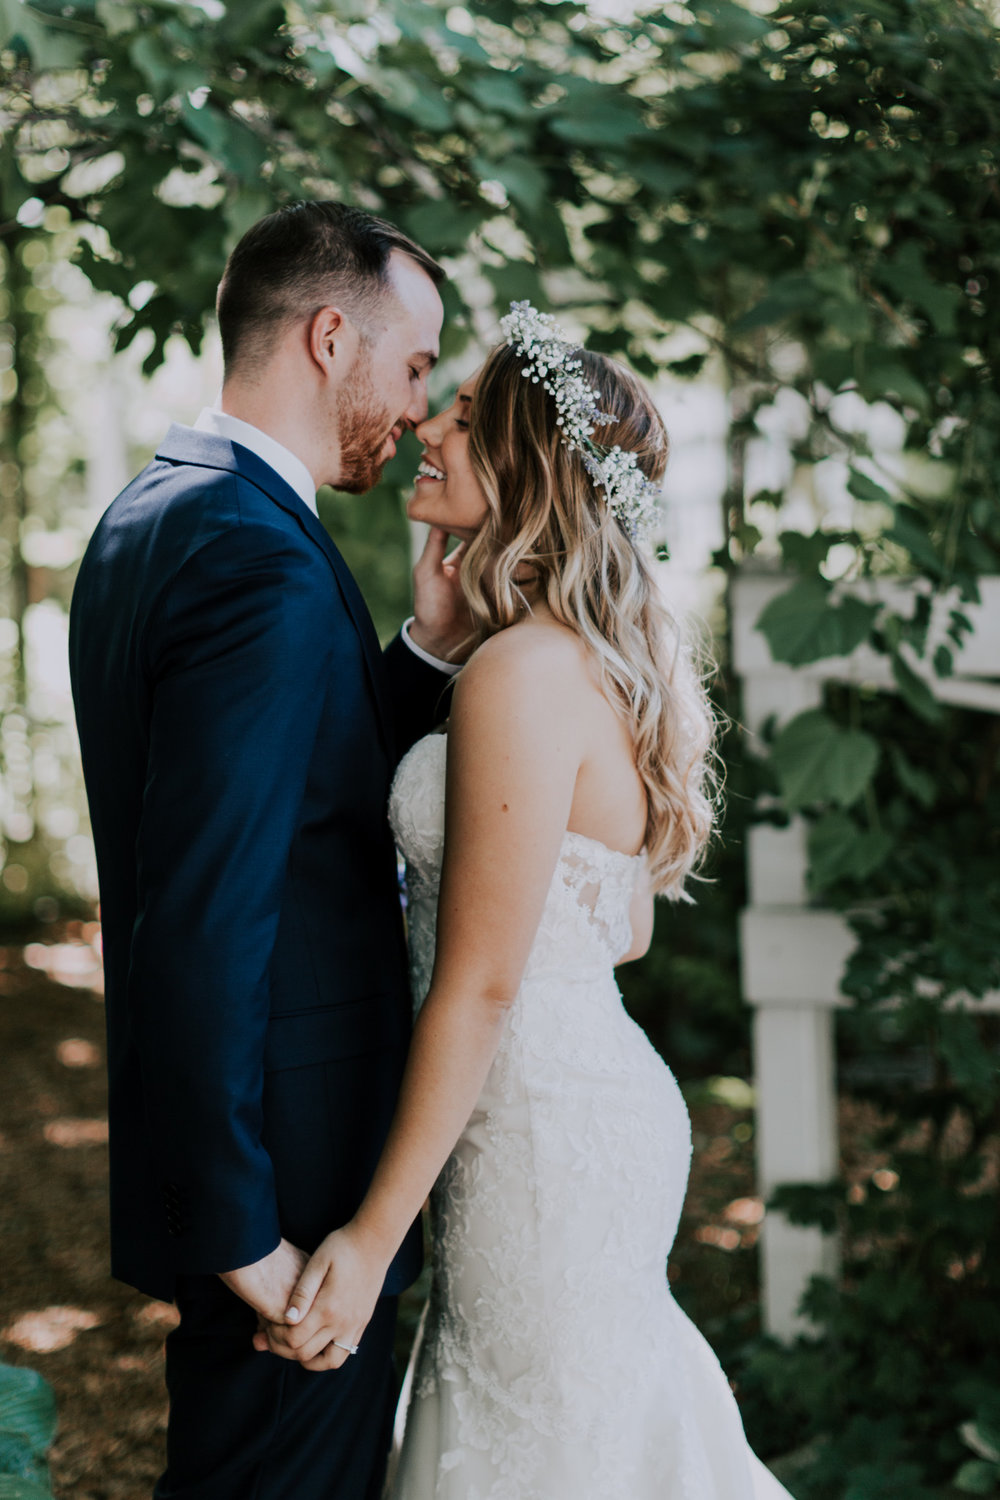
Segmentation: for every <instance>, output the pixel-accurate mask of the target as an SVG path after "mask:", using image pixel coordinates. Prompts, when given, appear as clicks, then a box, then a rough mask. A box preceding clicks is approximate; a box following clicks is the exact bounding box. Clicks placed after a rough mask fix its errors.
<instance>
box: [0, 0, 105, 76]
mask: <svg viewBox="0 0 1000 1500" xmlns="http://www.w3.org/2000/svg"><path fill="white" fill-rule="evenodd" d="M59 19H60V18H57V19H56V20H55V21H54V22H48V21H47V20H46V19H45V18H44V17H43V16H42V15H40V14H39V12H38V10H37V8H36V7H33V6H29V5H27V4H25V3H24V0H0V45H2V46H3V47H5V48H9V49H10V50H12V51H18V52H27V54H28V56H29V57H30V58H31V61H32V64H33V65H34V67H35V69H36V70H37V71H38V72H40V73H44V72H47V71H48V70H50V69H57V68H73V67H76V65H77V64H78V63H79V62H80V60H81V58H82V57H83V55H84V53H85V51H86V37H85V36H81V35H80V33H79V32H78V31H76V30H74V29H72V28H70V27H67V26H65V25H62V26H61V25H60V24H59Z"/></svg>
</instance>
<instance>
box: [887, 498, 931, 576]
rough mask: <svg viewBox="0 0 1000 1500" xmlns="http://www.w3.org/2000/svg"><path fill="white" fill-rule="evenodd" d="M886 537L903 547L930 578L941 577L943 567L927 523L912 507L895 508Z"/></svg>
mask: <svg viewBox="0 0 1000 1500" xmlns="http://www.w3.org/2000/svg"><path fill="white" fill-rule="evenodd" d="M886 536H887V537H888V539H889V541H891V542H896V543H897V545H898V546H900V547H905V548H906V550H907V552H908V553H909V554H910V556H911V557H912V558H913V560H914V562H915V563H917V564H918V566H919V567H921V568H922V569H923V571H924V572H925V573H929V574H930V575H931V577H932V578H940V577H941V574H942V573H943V572H944V565H943V564H942V562H941V558H940V557H939V556H938V551H937V548H936V547H935V545H934V543H933V541H932V539H931V535H930V531H929V529H928V526H927V522H926V521H925V520H924V518H923V516H922V515H921V514H920V512H919V511H918V510H915V509H914V508H913V506H912V505H897V506H896V508H895V515H894V517H893V522H892V526H891V528H890V529H889V531H887V532H886Z"/></svg>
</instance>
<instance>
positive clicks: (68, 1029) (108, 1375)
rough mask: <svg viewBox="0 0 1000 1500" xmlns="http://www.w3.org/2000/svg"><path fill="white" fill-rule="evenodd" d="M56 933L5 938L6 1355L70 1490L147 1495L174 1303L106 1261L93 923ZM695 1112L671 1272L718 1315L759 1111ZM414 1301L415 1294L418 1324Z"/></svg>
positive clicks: (110, 1497) (1, 1226) (0, 1267)
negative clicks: (122, 1277)
mask: <svg viewBox="0 0 1000 1500" xmlns="http://www.w3.org/2000/svg"><path fill="white" fill-rule="evenodd" d="M48 936H49V934H47V938H48ZM51 936H52V938H53V939H54V941H53V942H52V943H51V944H50V943H49V942H48V941H47V942H46V945H44V946H41V945H30V946H29V947H28V948H26V949H21V948H19V947H9V948H7V949H0V1079H2V1086H0V1361H3V1362H6V1363H8V1364H15V1365H18V1364H26V1365H31V1366H32V1367H33V1368H35V1369H37V1370H40V1371H41V1372H42V1374H43V1375H44V1376H45V1377H46V1379H47V1380H49V1381H50V1382H51V1384H52V1385H53V1387H54V1389H55V1392H56V1396H57V1399H58V1405H59V1414H60V1428H59V1434H58V1437H57V1439H56V1443H55V1446H54V1448H53V1451H52V1454H51V1463H52V1474H53V1483H54V1489H55V1494H56V1495H57V1496H58V1497H60V1500H148V1497H149V1496H150V1494H151V1491H152V1486H153V1483H154V1481H155V1479H156V1476H157V1475H158V1473H159V1472H160V1469H161V1467H162V1454H163V1440H164V1431H165V1426H166V1400H165V1395H164V1387H163V1340H164V1338H165V1336H166V1333H167V1332H168V1331H169V1329H170V1327H171V1326H172V1324H173V1321H174V1317H175V1314H174V1310H173V1308H172V1307H169V1306H167V1305H165V1304H163V1303H156V1302H151V1301H150V1300H149V1299H148V1298H146V1297H143V1296H141V1295H140V1294H139V1293H137V1292H134V1291H131V1290H130V1289H129V1288H128V1287H125V1286H122V1285H121V1284H119V1283H118V1282H115V1281H112V1280H111V1279H110V1277H109V1275H108V1271H107V1265H108V1246H107V1226H106V1211H105V1194H106V1164H105V1146H104V1141H105V1139H106V1133H107V1132H106V1105H105V1090H104V1067H103V1060H104V1017H103V1007H102V1004H101V999H100V995H99V993H96V992H95V988H94V986H98V987H99V984H100V972H99V959H98V956H97V949H96V942H97V931H96V927H95V926H94V925H93V924H81V923H72V924H69V926H68V928H66V929H64V930H60V931H59V932H58V933H53V934H51ZM26 960H27V961H26ZM737 1102H738V1100H737ZM692 1117H693V1125H694V1133H695V1150H696V1157H695V1167H694V1170H693V1173H692V1180H691V1186H690V1190H689V1194H688V1201H687V1206H686V1210H685V1218H684V1222H683V1225H682V1229H681V1233H680V1236H679V1238H678V1242H677V1245H676V1247H675V1252H674V1255H673V1257H672V1261H671V1268H670V1276H671V1281H672V1282H674V1283H675V1289H676V1290H677V1291H678V1293H679V1294H681V1293H686V1295H682V1300H683V1301H684V1302H685V1305H686V1306H688V1307H689V1309H690V1307H691V1303H692V1300H693V1301H694V1302H695V1303H696V1304H697V1307H698V1308H699V1309H700V1310H704V1311H705V1313H706V1315H708V1320H709V1321H710V1317H711V1315H713V1314H721V1313H722V1312H724V1311H725V1310H726V1309H727V1307H730V1308H731V1307H732V1306H733V1305H734V1304H737V1303H739V1304H741V1305H744V1306H751V1307H752V1305H753V1298H754V1295H755V1280H756V1255H755V1252H754V1250H753V1245H754V1242H755V1240H756V1237H757V1233H758V1224H759V1220H760V1216H761V1212H762V1210H761V1206H760V1203H759V1200H758V1199H756V1198H755V1197H754V1194H753V1176H752V1164H753V1145H752V1124H751V1119H752V1116H751V1114H750V1112H749V1110H747V1109H740V1108H732V1107H730V1105H728V1104H724V1103H719V1102H718V1101H707V1102H705V1103H702V1104H696V1105H695V1106H694V1107H693V1108H692ZM414 1311H415V1308H414V1305H413V1299H411V1306H410V1308H409V1309H408V1312H409V1316H408V1318H407V1323H408V1324H412V1321H413V1314H414ZM401 1342H403V1343H405V1329H404V1333H403V1337H402V1340H401Z"/></svg>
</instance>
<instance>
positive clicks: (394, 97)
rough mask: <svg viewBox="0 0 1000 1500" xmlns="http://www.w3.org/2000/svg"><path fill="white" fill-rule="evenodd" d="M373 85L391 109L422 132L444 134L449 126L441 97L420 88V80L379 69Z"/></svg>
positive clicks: (448, 112) (447, 110)
mask: <svg viewBox="0 0 1000 1500" xmlns="http://www.w3.org/2000/svg"><path fill="white" fill-rule="evenodd" d="M374 82H375V85H376V87H377V88H378V90H379V93H380V94H381V95H382V96H383V98H384V99H385V100H386V101H387V102H388V103H389V104H391V106H392V108H393V109H395V110H398V111H399V113H400V114H401V115H405V117H406V118H407V119H408V120H412V122H413V124H414V125H416V126H418V127H419V128H420V129H421V130H430V131H439V130H447V129H448V127H449V126H450V125H451V123H452V116H451V106H450V105H449V103H448V101H447V100H446V99H445V98H444V96H443V94H441V93H440V92H433V91H431V90H429V89H426V88H422V87H421V84H420V80H419V79H417V78H415V77H413V76H412V75H411V74H409V73H405V72H403V70H402V69H401V68H379V69H378V71H377V72H376V73H375V74H374Z"/></svg>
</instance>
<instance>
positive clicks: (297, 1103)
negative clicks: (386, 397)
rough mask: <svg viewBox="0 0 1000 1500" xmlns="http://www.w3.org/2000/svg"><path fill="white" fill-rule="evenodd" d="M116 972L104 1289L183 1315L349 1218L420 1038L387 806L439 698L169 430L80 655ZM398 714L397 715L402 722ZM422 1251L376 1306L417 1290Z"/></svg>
mask: <svg viewBox="0 0 1000 1500" xmlns="http://www.w3.org/2000/svg"><path fill="white" fill-rule="evenodd" d="M70 657H71V671H72V679H73V692H74V699H75V703H76V712H77V722H78V726H79V731H80V745H81V752H82V757H83V767H84V774H85V778H86V784H87V793H88V798H89V801H90V808H91V817H92V823H93V830H94V840H95V844H96V848H97V860H98V872H99V877H100V890H101V915H102V923H103V935H104V944H105V973H106V1000H107V1024H108V1070H109V1116H110V1119H109V1124H110V1153H111V1228H112V1270H113V1272H114V1274H115V1275H116V1276H118V1277H120V1278H121V1279H122V1280H124V1281H127V1282H129V1283H131V1284H132V1285H134V1286H136V1287H138V1288H139V1289H140V1290H142V1291H144V1292H148V1293H149V1294H150V1295H152V1296H155V1297H161V1298H166V1299H169V1298H170V1297H172V1296H173V1294H174V1288H175V1281H176V1277H177V1276H178V1275H182V1274H208V1273H213V1272H218V1271H226V1270H232V1269H235V1268H236V1267H239V1266H245V1265H248V1264H250V1263H251V1262H253V1261H256V1260H259V1259H260V1258H261V1257H262V1256H264V1255H266V1254H268V1252H269V1251H271V1250H273V1249H274V1247H275V1246H276V1244H277V1243H278V1239H279V1236H280V1235H282V1234H284V1235H285V1236H286V1237H287V1238H289V1239H290V1240H292V1241H294V1242H295V1243H296V1244H298V1245H300V1246H301V1247H302V1248H304V1249H306V1250H311V1249H312V1248H314V1247H315V1245H316V1244H317V1243H318V1242H319V1240H320V1239H321V1238H322V1237H323V1236H324V1235H325V1234H326V1233H327V1232H328V1231H329V1230H330V1229H332V1228H335V1227H336V1226H337V1225H339V1224H342V1223H344V1222H345V1221H346V1220H347V1219H348V1218H349V1217H350V1216H351V1214H352V1213H353V1212H354V1210H355V1209H356V1207H357V1206H358V1203H359V1202H360V1200H361V1198H362V1196H363V1194H364V1191H365V1189H366V1187H367V1184H368V1182H369V1180H370V1177H371V1173H372V1170H373V1167H374V1165H375V1162H376V1161H377V1159H378V1155H379V1152H380V1150H381V1147H382V1144H383V1142H384V1140H385V1136H386V1133H387V1130H388V1126H389V1122H390V1119H391V1116H392V1111H393V1107H394V1104H395V1099H396V1094H397V1091H398V1086H399V1082H400V1078H401V1075H402V1069H403V1064H404V1060H405V1054H406V1048H407V1043H408V1038H409V1031H410V998H409V990H408V983H407V964H406V954H405V947H404V939H403V931H402V923H401V915H400V908H399V899H398V888H397V877H396V861H395V854H394V850H393V846H392V839H391V835H390V833H389V829H388V826H387V823H386V816H385V808H386V797H387V793H388V789H389V784H390V780H391V777H392V773H393V770H394V768H395V764H396V760H397V757H398V755H399V753H401V751H402V750H404V749H405V748H406V746H407V744H408V743H410V742H412V740H413V739H414V738H416V736H417V735H418V734H419V733H422V732H424V731H426V730H427V729H428V728H430V727H431V725H432V723H433V720H434V715H435V708H436V705H437V702H438V700H439V698H440V695H441V691H442V687H443V685H444V682H445V678H444V677H443V675H442V674H440V673H437V672H435V671H434V669H433V668H430V667H428V666H427V665H426V664H425V663H422V662H421V661H419V660H418V659H417V658H416V657H415V656H414V655H413V653H412V652H410V651H408V650H407V648H406V646H405V645H404V644H402V643H401V642H399V641H398V640H397V642H395V643H394V645H393V646H391V647H390V648H389V649H388V651H387V652H386V653H385V656H384V657H383V654H382V653H381V651H380V649H379V646H378V642H377V639H376V637H375V632H374V629H373V626H372V623H371V619H370V617H369V615H368V611H367V609H366V608H365V605H364V601H363V600H362V598H361V595H360V593H359V592H358V589H357V586H356V584H355V582H354V580H353V578H352V577H351V574H350V572H349V571H348V569H347V566H346V564H345V563H344V561H343V558H342V557H341V556H340V554H339V552H338V551H337V549H336V547H335V546H334V545H333V543H332V542H331V540H330V538H329V536H328V534H327V533H326V531H325V530H324V528H323V527H322V526H321V525H320V522H319V521H318V520H317V518H316V517H315V516H314V515H313V513H312V512H311V511H310V510H309V509H308V507H307V506H306V505H304V504H303V502H302V500H301V499H300V498H299V497H298V496H297V495H296V494H295V492H294V491H293V490H292V489H291V488H290V487H289V486H288V485H286V484H285V482H284V481H283V480H282V479H281V478H280V477H279V476H278V475H277V474H276V473H275V472H274V470H272V469H271V468H270V467H269V465H267V464H265V463H264V462H263V461H262V460H261V459H259V458H258V457H256V455H254V454H252V453H251V452H250V451H249V450H247V449H245V448H242V447H241V446H239V445H238V444H234V443H230V442H229V441H227V440H226V439H224V438H220V437H217V436H214V435H209V434H207V433H201V432H196V431H194V430H193V429H191V428H183V427H173V428H171V430H170V432H169V433H168V435H167V438H166V440H165V441H164V443H163V445H162V447H161V448H160V451H159V452H158V454H157V455H156V458H155V459H154V460H153V462H152V463H151V464H150V465H149V466H148V467H147V468H146V469H145V470H144V472H143V473H142V474H141V475H139V477H138V478H137V479H136V480H134V481H133V483H132V484H131V485H129V487H128V488H127V489H126V490H124V491H123V493H122V494H121V495H120V496H119V497H118V499H117V500H115V502H114V503H113V504H112V505H111V507H110V508H109V509H108V511H107V512H106V513H105V515H104V517H103V518H102V520H101V521H100V523H99V525H98V527H97V530H96V532H95V534H94V537H93V539H92V541H91V543H90V546H89V548H88V550H87V553H86V556H85V557H84V560H83V563H82V565H81V568H80V574H79V578H78V580H77V584H76V589H75V592H74V597H73V607H72V615H71V629H70ZM394 710H395V712H394ZM419 1265H420V1249H419V1237H418V1234H417V1231H416V1228H414V1229H413V1230H411V1233H410V1235H409V1237H408V1239H407V1241H406V1242H405V1244H404V1246H403V1248H402V1249H401V1251H400V1254H399V1255H398V1257H397V1259H396V1261H395V1262H394V1263H393V1266H392V1268H391V1270H390V1273H389V1277H388V1279H387V1282H386V1291H387V1292H393V1291H398V1290H400V1289H401V1288H402V1287H403V1286H405V1285H406V1284H407V1283H408V1282H409V1281H410V1280H412V1279H413V1277H414V1276H415V1275H416V1273H417V1271H418V1270H419Z"/></svg>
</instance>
